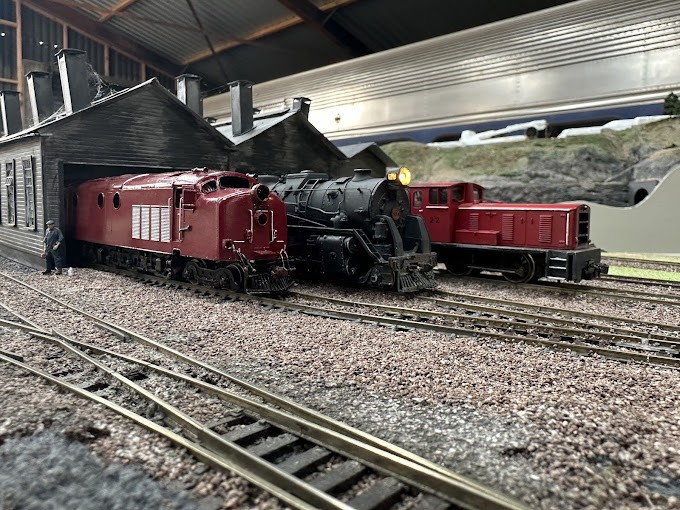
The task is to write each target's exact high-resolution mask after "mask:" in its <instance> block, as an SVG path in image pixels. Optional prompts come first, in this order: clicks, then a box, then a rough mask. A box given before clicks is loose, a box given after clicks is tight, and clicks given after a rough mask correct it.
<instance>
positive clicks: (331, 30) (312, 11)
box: [278, 0, 372, 57]
mask: <svg viewBox="0 0 680 510" xmlns="http://www.w3.org/2000/svg"><path fill="white" fill-rule="evenodd" d="M278 1H279V3H280V4H282V5H283V6H285V7H286V8H287V9H288V10H290V11H292V12H294V13H295V14H297V15H298V16H299V17H300V18H301V19H302V20H304V22H305V23H307V24H308V25H309V26H310V27H312V28H313V29H314V30H316V31H317V32H319V33H320V34H322V35H324V36H325V37H326V38H327V39H329V40H330V41H331V42H333V43H334V44H335V45H337V46H338V47H340V48H342V49H343V50H344V51H346V52H347V53H348V54H349V56H351V57H360V56H362V55H367V54H369V53H372V51H371V49H370V48H369V47H368V46H366V45H365V44H364V43H363V42H361V41H360V40H359V39H358V38H357V37H356V36H355V35H354V34H352V33H351V32H350V31H349V30H347V29H346V28H345V27H343V26H342V25H341V24H340V23H338V22H337V21H335V20H334V19H333V18H332V17H331V16H332V13H331V14H330V15H326V14H325V13H324V11H322V10H321V9H319V8H318V7H317V6H316V5H314V4H313V3H312V2H310V1H309V0H278Z"/></svg>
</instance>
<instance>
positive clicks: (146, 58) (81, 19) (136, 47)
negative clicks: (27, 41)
mask: <svg viewBox="0 0 680 510" xmlns="http://www.w3.org/2000/svg"><path fill="white" fill-rule="evenodd" d="M22 4H23V5H25V6H26V7H29V8H31V9H33V10H34V11H36V12H38V13H40V14H42V15H43V16H46V17H48V18H51V19H56V20H58V21H60V22H61V23H64V24H66V25H69V26H71V27H73V28H75V29H76V30H78V31H79V32H82V33H84V34H92V35H93V37H95V38H96V39H98V40H99V41H101V42H103V43H104V44H108V45H109V46H112V47H114V48H117V49H119V50H120V51H122V52H124V53H127V54H128V55H130V56H131V57H133V58H135V59H137V60H140V61H142V62H144V63H146V64H149V65H150V66H152V67H153V68H155V69H158V70H159V71H161V72H163V73H165V74H168V75H170V76H177V75H178V74H180V73H181V72H182V66H181V65H179V64H178V63H176V62H172V61H171V60H168V59H167V58H165V57H163V56H161V55H159V54H158V53H155V52H153V51H151V50H149V49H148V48H146V47H144V46H142V45H141V44H138V43H136V42H134V41H133V40H131V39H129V38H127V37H126V36H124V35H122V34H121V33H119V32H116V31H114V30H111V29H109V28H108V27H105V26H103V25H102V24H101V23H99V22H98V21H97V20H96V19H93V18H90V17H89V16H87V15H86V14H83V13H82V12H79V11H78V10H76V9H74V8H72V7H69V6H68V5H64V2H63V1H61V0H59V1H54V0H22ZM194 30H195V29H194Z"/></svg>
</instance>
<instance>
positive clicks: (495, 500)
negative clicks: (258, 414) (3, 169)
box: [0, 273, 521, 508]
mask: <svg viewBox="0 0 680 510" xmlns="http://www.w3.org/2000/svg"><path fill="white" fill-rule="evenodd" d="M0 276H3V277H5V278H7V279H9V280H11V281H14V282H15V283H17V284H19V285H22V286H24V287H25V288H28V289H30V290H32V291H34V292H36V293H38V294H40V295H42V296H44V297H45V298H47V299H49V300H51V301H53V302H55V303H58V304H60V305H61V306H63V307H65V308H68V309H70V310H73V311H75V312H77V313H79V314H81V315H83V316H85V317H88V318H89V319H90V320H92V321H93V322H95V323H99V324H101V325H103V326H105V327H106V329H107V330H110V331H115V332H117V333H118V335H119V336H121V337H124V338H126V339H129V340H134V341H137V342H140V343H142V344H145V345H148V346H150V347H153V348H155V349H157V350H159V351H160V352H163V353H164V354H167V355H169V356H171V357H174V358H175V359H178V360H180V361H183V362H185V363H189V364H191V365H193V366H196V367H199V368H202V369H204V370H207V371H209V372H211V373H214V374H216V375H219V376H221V377H224V378H225V379H227V380H229V381H231V382H232V383H234V384H237V385H239V386H241V387H242V388H244V389H247V390H248V391H251V392H252V393H253V394H255V395H257V396H259V397H260V398H262V399H264V400H265V401H267V402H269V403H271V404H274V405H276V406H279V407H281V408H282V409H284V410H287V411H289V412H291V413H293V414H297V415H299V416H300V417H301V418H304V419H307V420H309V421H310V422H313V423H316V424H318V425H320V426H322V427H326V428H328V429H330V430H333V431H335V432H338V433H340V434H344V435H346V436H348V437H349V438H352V439H356V440H357V441H359V442H363V443H366V444H367V445H369V446H373V447H375V448H378V449H380V450H383V451H385V452H387V453H390V454H392V455H394V456H397V457H401V458H403V459H405V460H406V461H409V462H412V463H414V464H419V465H421V466H423V467H424V468H427V469H429V470H431V471H432V472H433V473H434V474H435V475H439V476H441V477H442V479H449V480H450V481H451V482H452V483H454V484H456V483H457V484H463V485H466V486H467V487H469V488H470V490H471V491H474V492H476V493H477V497H480V498H485V499H487V500H488V502H487V503H488V504H489V505H491V506H490V507H494V508H515V507H517V508H519V507H521V505H520V506H517V505H518V503H516V502H514V501H511V500H509V498H507V497H505V496H503V495H499V494H498V493H497V492H496V491H494V490H492V489H489V488H487V487H485V486H483V485H481V484H477V483H476V482H473V481H471V480H469V479H467V478H465V477H462V476H461V475H458V474H457V473H454V472H452V471H450V470H448V469H446V468H444V467H443V466H439V465H437V464H435V463H433V462H431V461H428V460H426V459H423V458H422V457H419V456H416V455H414V454H412V453H410V452H408V451H407V450H404V449H402V448H399V447H397V446H395V445H392V444H390V443H388V442H386V441H383V440H381V439H379V438H376V437H375V436H372V435H370V434H367V433H365V432H362V431H360V430H358V429H355V428H353V427H350V426H348V425H346V424H344V423H341V422H339V421H337V420H334V419H332V418H330V417H327V416H325V415H322V414H321V413H318V412H316V411H314V410H312V409H310V408H307V407H304V406H301V405H299V404H296V403H295V402H293V401H292V400H290V399H288V398H286V397H283V396H280V395H277V394H274V393H271V392H269V391H268V390H266V389H263V388H260V387H257V386H255V385H253V384H251V383H248V382H246V381H243V380H241V379H239V378H237V377H235V376H233V375H230V374H228V373H226V372H224V371H222V370H220V369H218V368H216V367H213V366H211V365H209V364H207V363H203V362H201V361H199V360H197V359H195V358H192V357H191V356H188V355H186V354H183V353H181V352H179V351H177V350H175V349H173V348H171V347H169V346H166V345H164V344H162V343H160V342H157V341H155V340H152V339H149V338H146V337H144V336H143V335H140V334H138V333H135V332H133V331H131V330H129V329H127V328H124V327H122V326H118V325H115V324H111V323H110V322H108V321H105V320H104V319H101V318H99V317H96V316H94V315H92V314H90V313H89V312H87V311H85V310H82V309H79V308H77V307H75V306H73V305H71V304H69V303H66V302H64V301H63V300H61V299H59V298H57V297H55V296H52V295H50V294H48V293H46V292H44V291H42V290H40V289H36V288H35V287H32V286H31V285H28V284H26V283H25V282H22V281H21V280H18V279H16V278H14V277H12V276H10V275H7V274H5V273H0ZM145 278H147V277H145ZM147 279H148V278H147ZM156 281H162V282H163V283H165V281H164V280H160V279H159V280H156ZM173 284H174V282H173ZM184 288H189V289H190V290H194V291H196V292H202V293H206V292H208V291H207V289H205V288H202V287H198V286H195V285H187V286H184ZM214 292H217V291H212V290H211V293H214ZM219 294H220V295H223V296H228V297H231V298H232V299H243V300H245V301H253V302H259V303H264V304H269V305H272V306H279V307H281V308H288V306H287V305H289V304H288V303H286V302H285V301H281V300H276V299H272V298H263V297H255V296H249V295H243V294H238V293H234V292H230V291H219ZM295 308H296V309H297V310H298V311H305V310H310V309H312V308H313V307H304V306H298V307H295ZM316 310H318V308H316ZM356 318H357V314H352V315H351V319H356ZM378 319H379V318H378ZM447 499H448V498H447ZM508 501H509V502H508ZM460 503H463V502H460ZM460 503H459V504H460ZM494 505H500V506H494ZM502 505H506V506H502ZM513 505H514V506H513ZM480 508H484V507H483V506H482V507H480Z"/></svg>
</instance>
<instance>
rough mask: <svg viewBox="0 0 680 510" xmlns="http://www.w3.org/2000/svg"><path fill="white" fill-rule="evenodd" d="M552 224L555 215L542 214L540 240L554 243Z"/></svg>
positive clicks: (539, 226)
mask: <svg viewBox="0 0 680 510" xmlns="http://www.w3.org/2000/svg"><path fill="white" fill-rule="evenodd" d="M552 224H553V217H552V216H551V215H548V214H541V217H540V218H539V220H538V242H539V243H552Z"/></svg>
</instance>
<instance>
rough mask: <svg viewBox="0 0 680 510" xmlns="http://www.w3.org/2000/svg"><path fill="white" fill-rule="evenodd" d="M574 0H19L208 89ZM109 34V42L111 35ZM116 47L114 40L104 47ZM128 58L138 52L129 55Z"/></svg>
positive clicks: (294, 70)
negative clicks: (190, 75)
mask: <svg viewBox="0 0 680 510" xmlns="http://www.w3.org/2000/svg"><path fill="white" fill-rule="evenodd" d="M570 1H573V0H532V1H531V2H497V1H495V0H457V1H455V2H452V1H450V0H420V1H419V2H417V4H415V3H414V2H413V1H412V0H229V1H225V0H200V1H199V0H78V1H77V2H75V1H70V0H69V1H66V0H25V1H23V2H22V3H23V4H24V5H26V6H28V7H29V8H36V9H41V11H42V12H46V13H48V14H50V15H51V16H54V17H56V18H58V19H60V20H61V21H62V22H64V23H66V24H68V25H69V26H72V27H75V28H76V29H79V30H80V31H83V32H86V33H90V34H92V35H93V36H94V35H97V36H99V37H100V38H106V37H105V36H106V35H107V34H108V41H107V42H109V43H113V42H116V41H117V42H118V43H121V42H124V41H123V39H124V40H125V41H129V43H130V44H127V45H126V47H125V48H123V49H124V50H126V51H127V53H134V52H135V51H136V50H138V54H139V55H140V56H143V57H144V59H145V60H147V61H149V60H151V62H149V63H151V64H154V62H153V60H154V56H155V57H156V60H157V64H158V66H157V67H158V68H159V69H165V70H167V69H168V68H169V67H172V68H174V69H173V72H181V71H185V70H188V71H189V72H194V73H196V74H199V75H201V76H203V77H204V78H205V79H206V80H207V82H208V84H209V85H210V86H212V87H217V86H220V85H224V84H226V83H227V82H229V81H233V80H234V79H247V80H250V81H252V82H254V83H261V82H264V81H269V80H272V79H274V78H278V77H281V76H287V75H290V74H295V73H297V72H301V71H305V70H309V69H313V68H316V67H321V66H325V65H329V64H332V63H335V62H339V61H342V60H346V59H348V58H353V57H357V56H361V55H366V54H370V53H375V52H378V51H383V50H386V49H390V48H394V47H398V46H403V45H405V44H410V43H413V42H417V41H421V40H424V39H429V38H432V37H436V36H439V35H444V34H448V33H451V32H456V31H459V30H463V29H466V28H471V27H475V26H479V25H484V24H487V23H491V22H494V21H499V20H502V19H506V18H510V17H514V16H518V15H521V14H525V13H528V12H532V11H537V10H541V9H546V8H549V7H554V6H557V5H561V4H565V3H568V2H570ZM114 39H115V41H113V40H114ZM111 46H112V47H116V44H111ZM132 56H135V55H132Z"/></svg>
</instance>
